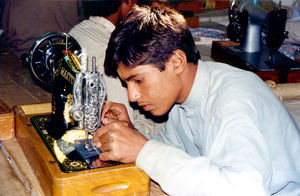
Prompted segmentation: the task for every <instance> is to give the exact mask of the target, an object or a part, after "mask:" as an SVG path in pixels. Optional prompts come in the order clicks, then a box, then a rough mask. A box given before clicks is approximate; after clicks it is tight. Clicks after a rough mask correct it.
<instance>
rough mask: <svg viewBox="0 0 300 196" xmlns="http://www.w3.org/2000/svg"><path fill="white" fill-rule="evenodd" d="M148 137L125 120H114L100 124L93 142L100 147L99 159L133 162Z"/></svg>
mask: <svg viewBox="0 0 300 196" xmlns="http://www.w3.org/2000/svg"><path fill="white" fill-rule="evenodd" d="M147 141H148V139H147V138H146V137H145V136H143V135H142V134H141V133H139V132H138V131H137V130H135V129H132V128H130V127H129V126H128V123H127V122H125V121H119V120H115V121H113V122H111V123H109V124H107V125H105V126H102V127H101V128H100V129H98V130H97V132H96V133H95V135H94V140H93V143H94V145H95V146H97V147H98V148H100V150H101V151H102V153H101V154H100V157H99V158H100V160H102V161H110V160H111V161H119V162H123V163H135V161H136V159H137V156H138V154H139V152H140V151H141V149H142V148H143V146H144V145H145V143H146V142H147Z"/></svg>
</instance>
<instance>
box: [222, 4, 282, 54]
mask: <svg viewBox="0 0 300 196" xmlns="http://www.w3.org/2000/svg"><path fill="white" fill-rule="evenodd" d="M286 19H287V11H286V10H285V9H281V8H280V7H279V8H275V9H274V10H271V11H267V10H265V9H263V8H262V7H261V6H259V5H257V4H254V3H253V1H252V0H242V1H240V2H239V3H236V2H234V3H233V4H232V5H231V6H230V8H229V25H228V27H227V34H228V37H229V38H230V39H231V40H232V41H236V42H240V43H241V49H242V50H243V51H244V52H248V53H254V52H260V51H261V50H262V32H264V33H265V36H266V45H267V47H268V48H270V49H271V50H276V49H278V48H279V47H280V46H281V44H282V43H283V40H284V39H285V38H286V36H287V32H286V31H285V23H286Z"/></svg>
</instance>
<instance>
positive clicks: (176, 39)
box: [104, 4, 200, 77]
mask: <svg viewBox="0 0 300 196" xmlns="http://www.w3.org/2000/svg"><path fill="white" fill-rule="evenodd" d="M176 49H180V50H182V51H184V52H185V54H186V57H187V61H188V62H189V63H194V64H196V63H197V61H198V60H199V59H200V54H199V51H198V49H197V47H196V45H195V42H194V39H193V37H192V34H191V32H190V30H189V27H188V25H187V23H186V21H185V19H184V17H183V16H182V15H181V14H180V13H178V12H177V11H175V10H173V9H170V8H167V7H162V6H161V5H158V4H154V5H153V6H152V7H149V6H142V7H138V6H135V7H134V8H133V10H132V11H131V12H130V13H129V14H128V16H127V17H126V18H125V19H124V20H123V21H122V22H120V23H119V24H118V25H117V27H116V29H115V30H114V31H113V33H112V35H111V38H110V41H109V44H108V48H107V50H106V58H105V62H104V67H105V73H106V74H107V75H110V76H115V77H116V76H117V75H118V74H117V68H118V65H119V63H121V62H122V63H123V64H124V65H125V66H127V67H134V66H137V65H142V64H154V65H155V66H156V67H157V68H158V69H160V70H164V69H165V62H166V61H167V60H168V59H169V58H170V57H171V55H172V54H173V52H174V51H175V50H176Z"/></svg>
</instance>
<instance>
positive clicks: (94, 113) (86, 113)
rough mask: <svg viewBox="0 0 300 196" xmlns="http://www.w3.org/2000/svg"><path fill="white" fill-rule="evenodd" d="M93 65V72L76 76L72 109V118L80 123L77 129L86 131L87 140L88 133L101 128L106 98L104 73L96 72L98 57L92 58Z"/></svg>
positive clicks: (83, 72) (85, 72) (84, 72)
mask: <svg viewBox="0 0 300 196" xmlns="http://www.w3.org/2000/svg"><path fill="white" fill-rule="evenodd" d="M92 65H93V66H92V71H88V70H87V71H82V72H80V73H77V74H76V78H75V82H74V86H73V99H74V100H73V106H72V107H71V109H70V115H71V117H72V118H73V119H74V120H75V121H78V127H77V128H78V129H84V130H86V138H88V133H92V134H93V133H94V132H95V131H96V130H97V129H98V128H99V127H100V126H101V121H100V120H101V110H102V106H103V104H104V100H105V96H106V88H105V84H104V80H103V73H99V72H96V57H93V58H92ZM83 70H84V69H83ZM86 144H87V146H86V148H87V149H89V146H88V143H86Z"/></svg>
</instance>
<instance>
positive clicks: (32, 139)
mask: <svg viewBox="0 0 300 196" xmlns="http://www.w3.org/2000/svg"><path fill="white" fill-rule="evenodd" d="M14 111H15V131H16V139H17V141H18V143H19V144H20V146H21V147H22V149H23V151H24V154H25V156H26V158H27V159H28V161H29V163H30V166H31V167H32V169H33V172H34V175H35V177H36V178H37V179H38V181H39V184H40V186H41V189H42V191H43V192H44V194H45V195H66V196H67V195H149V192H150V179H149V177H148V176H147V175H146V174H145V173H144V172H143V171H142V170H140V169H138V168H137V167H136V166H135V165H134V164H122V165H117V166H111V167H103V168H96V169H88V170H82V171H74V172H70V173H66V172H62V171H61V169H60V167H59V166H58V164H57V162H56V159H55V158H54V157H53V155H52V154H51V153H50V151H49V150H48V148H47V147H46V145H45V144H44V142H43V140H42V139H41V137H40V135H39V134H38V133H37V131H36V130H35V129H34V127H33V126H32V125H31V122H30V117H31V116H34V115H40V114H46V113H49V112H50V111H51V104H50V103H49V104H48V103H47V104H34V105H23V106H17V107H16V108H15V109H14Z"/></svg>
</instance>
